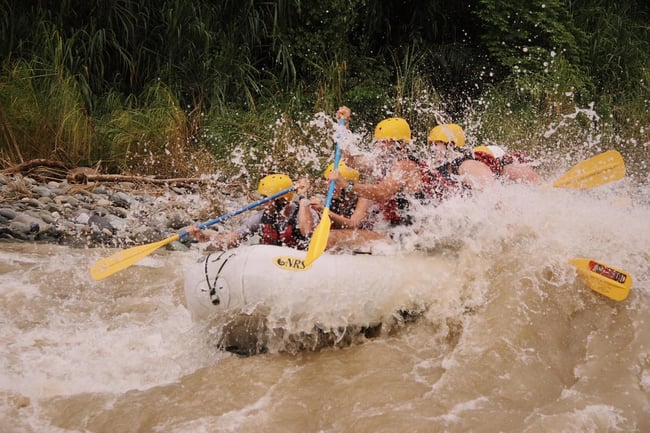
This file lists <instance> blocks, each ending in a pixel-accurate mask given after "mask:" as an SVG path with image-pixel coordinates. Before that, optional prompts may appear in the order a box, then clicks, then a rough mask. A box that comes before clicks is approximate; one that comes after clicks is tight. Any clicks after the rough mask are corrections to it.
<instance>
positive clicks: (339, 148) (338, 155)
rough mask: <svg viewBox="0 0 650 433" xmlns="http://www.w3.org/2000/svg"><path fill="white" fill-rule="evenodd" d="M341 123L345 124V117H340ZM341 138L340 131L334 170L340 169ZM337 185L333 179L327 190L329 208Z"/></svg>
mask: <svg viewBox="0 0 650 433" xmlns="http://www.w3.org/2000/svg"><path fill="white" fill-rule="evenodd" d="M339 125H341V126H344V125H345V119H344V118H342V117H341V118H340V119H339ZM339 138H341V134H340V133H339V134H337V135H336V150H335V151H334V170H338V169H339V162H340V161H341V147H340V146H339ZM335 186H336V182H335V181H333V180H331V181H330V186H329V189H328V190H327V199H326V200H325V207H326V208H328V209H329V207H330V204H332V196H333V195H334V187H335Z"/></svg>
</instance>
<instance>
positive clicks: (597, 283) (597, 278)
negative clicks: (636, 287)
mask: <svg viewBox="0 0 650 433" xmlns="http://www.w3.org/2000/svg"><path fill="white" fill-rule="evenodd" d="M569 263H571V264H572V265H573V266H575V267H576V269H577V271H578V276H580V278H582V279H583V280H584V282H585V283H586V284H587V286H589V288H591V289H592V290H594V291H596V292H598V293H600V294H601V295H604V296H607V297H608V298H610V299H613V300H615V301H622V300H624V299H625V298H627V295H628V293H630V287H632V277H631V276H630V275H629V274H628V273H627V272H624V271H621V270H620V269H615V268H612V267H611V266H608V265H605V264H603V263H600V262H597V261H596V260H593V259H585V258H573V259H571V260H569Z"/></svg>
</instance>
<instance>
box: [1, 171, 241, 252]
mask: <svg viewBox="0 0 650 433" xmlns="http://www.w3.org/2000/svg"><path fill="white" fill-rule="evenodd" d="M203 180H204V181H203V182H201V184H200V185H199V184H195V185H186V186H169V185H160V184H156V185H148V184H146V182H144V183H133V182H101V183H100V182H95V183H92V182H89V183H86V184H70V183H68V181H67V180H65V179H63V180H50V181H47V182H45V181H37V180H35V179H33V178H31V177H24V176H22V175H9V176H8V175H0V241H15V242H50V243H56V244H62V245H69V246H74V247H116V248H125V247H130V246H134V245H140V244H144V243H149V242H155V241H159V240H162V239H164V238H166V237H168V236H170V235H172V234H174V233H176V232H178V231H180V230H182V229H183V228H185V227H187V226H190V225H193V224H196V223H201V222H204V221H207V220H210V219H212V218H215V217H218V216H220V215H224V214H227V213H229V212H231V211H232V210H233V209H238V208H240V207H242V206H243V205H245V203H247V200H248V201H250V200H249V197H247V195H246V194H247V192H248V191H247V187H245V186H243V185H232V184H231V185H226V184H221V185H218V182H217V180H216V179H214V180H212V179H203ZM242 203H243V204H242ZM189 243H190V242H189V240H188V239H187V238H184V239H183V242H182V243H179V242H177V243H175V245H172V247H173V248H183V245H184V246H185V247H187V245H188V244H189Z"/></svg>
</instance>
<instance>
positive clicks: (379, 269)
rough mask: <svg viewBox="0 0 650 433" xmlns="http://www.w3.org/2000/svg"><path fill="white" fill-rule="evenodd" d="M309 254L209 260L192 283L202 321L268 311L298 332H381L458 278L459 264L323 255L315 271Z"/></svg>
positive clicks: (194, 308)
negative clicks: (320, 329)
mask: <svg viewBox="0 0 650 433" xmlns="http://www.w3.org/2000/svg"><path fill="white" fill-rule="evenodd" d="M304 256H305V252H304V251H297V250H295V249H291V248H284V247H276V246H269V245H249V246H242V247H239V248H236V249H232V250H228V251H223V252H222V251H219V252H214V253H211V254H210V255H207V256H204V257H202V258H201V259H200V260H199V261H198V262H197V263H196V264H194V265H192V266H190V268H189V269H187V271H186V277H185V296H186V300H187V307H188V309H189V310H190V312H191V314H192V316H193V317H194V318H195V319H196V320H208V319H210V318H214V317H216V316H218V315H221V316H223V315H224V314H231V313H242V314H250V313H252V312H253V311H260V310H263V311H264V312H265V314H266V315H267V317H271V318H272V320H273V321H275V323H279V322H282V323H283V324H285V325H283V326H286V324H293V325H294V328H295V327H298V328H302V329H308V328H309V327H310V326H311V327H313V326H319V327H324V328H332V327H341V326H349V325H355V326H374V325H376V324H379V323H381V322H382V321H383V320H384V319H386V318H387V317H392V316H393V315H394V314H395V313H396V312H398V311H404V310H406V311H413V310H414V309H415V310H421V309H423V308H425V307H426V306H425V305H423V303H424V302H425V301H424V300H426V299H431V296H432V292H433V291H435V290H436V287H440V285H441V284H443V283H442V282H443V281H448V278H449V274H450V273H453V268H454V265H453V258H451V257H447V258H445V257H440V256H426V255H408V256H380V255H369V254H357V255H352V254H340V255H338V254H329V253H327V252H326V253H324V254H323V255H321V256H320V257H319V258H318V259H317V260H316V261H315V262H314V263H312V265H311V267H310V268H309V269H305V265H304V262H303V259H304Z"/></svg>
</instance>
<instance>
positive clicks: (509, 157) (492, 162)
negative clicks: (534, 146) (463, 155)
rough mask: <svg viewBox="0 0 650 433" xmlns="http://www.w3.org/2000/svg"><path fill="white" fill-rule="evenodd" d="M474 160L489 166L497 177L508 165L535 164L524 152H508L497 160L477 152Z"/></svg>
mask: <svg viewBox="0 0 650 433" xmlns="http://www.w3.org/2000/svg"><path fill="white" fill-rule="evenodd" d="M474 159H475V160H477V161H481V162H482V163H483V164H485V165H487V166H488V167H489V168H490V170H492V173H494V174H495V175H497V176H500V175H501V174H502V173H503V168H504V167H505V166H506V165H509V164H515V163H517V164H525V163H531V162H533V159H532V158H531V157H529V156H528V155H526V154H525V153H524V152H508V153H506V154H505V155H503V156H502V157H500V158H496V157H494V155H490V154H489V153H486V152H481V151H476V152H474Z"/></svg>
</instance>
